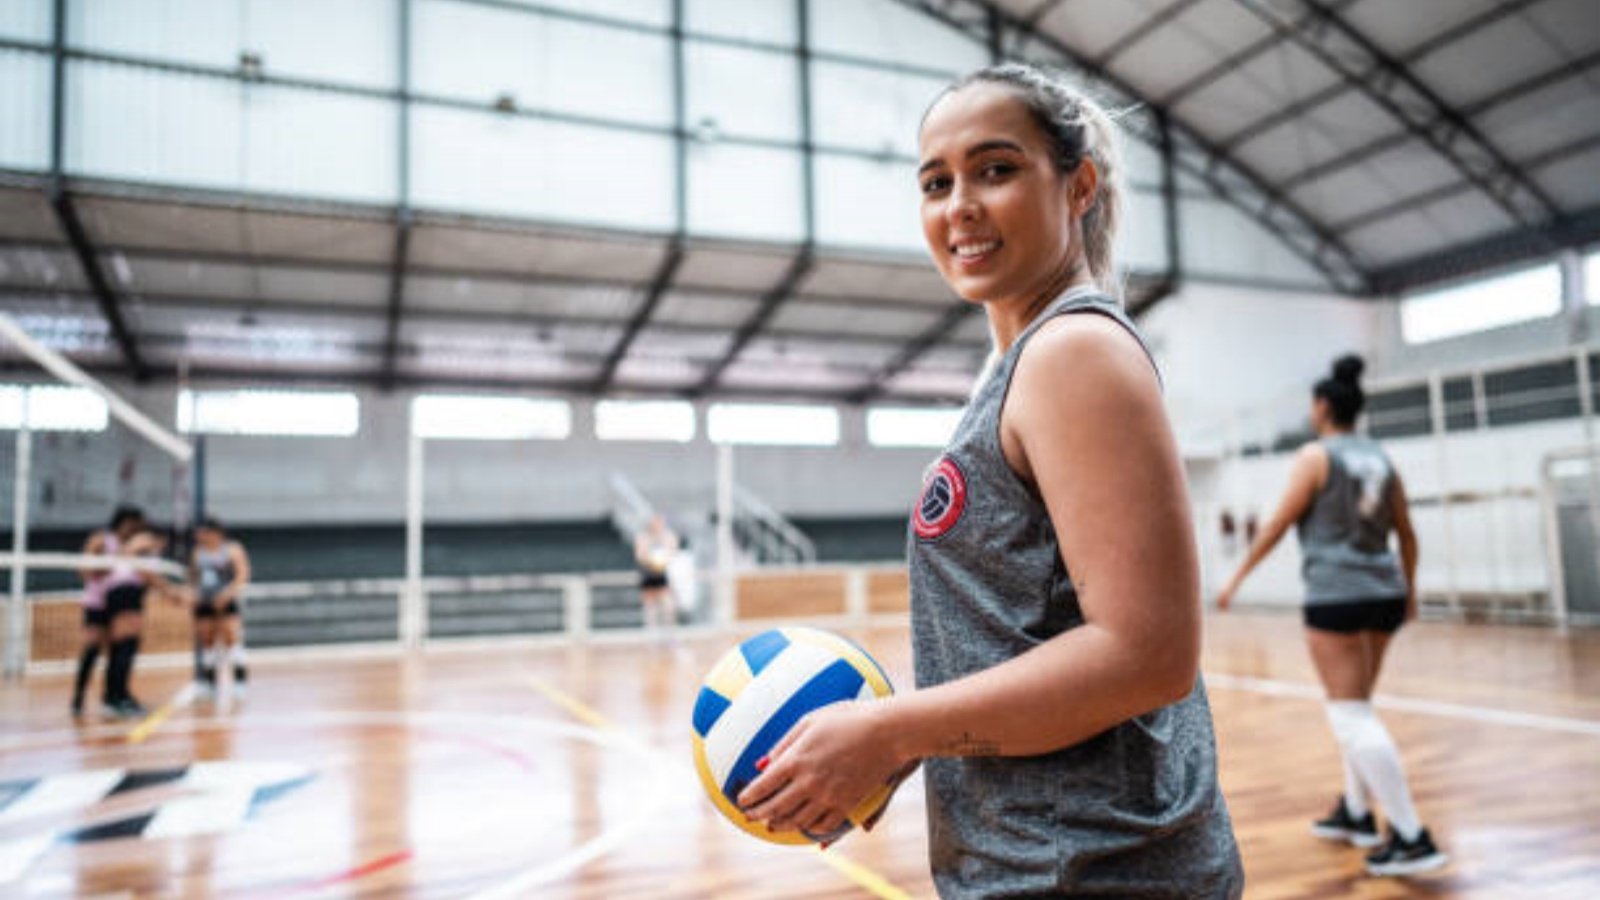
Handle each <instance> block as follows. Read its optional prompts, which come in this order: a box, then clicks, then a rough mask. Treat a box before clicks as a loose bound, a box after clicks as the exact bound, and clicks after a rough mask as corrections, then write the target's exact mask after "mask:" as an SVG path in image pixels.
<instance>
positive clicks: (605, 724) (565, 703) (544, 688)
mask: <svg viewBox="0 0 1600 900" xmlns="http://www.w3.org/2000/svg"><path fill="white" fill-rule="evenodd" d="M528 684H529V685H531V686H532V687H533V689H534V690H536V691H538V692H539V693H541V694H543V695H545V697H547V698H548V699H549V700H550V702H552V703H554V704H555V705H557V706H559V707H561V708H562V709H564V710H566V711H567V712H569V713H572V717H573V718H575V719H577V720H579V721H580V722H582V723H583V724H585V725H589V726H591V727H594V728H612V729H614V728H616V726H615V725H612V724H611V720H610V719H608V718H606V717H605V716H604V715H603V714H602V713H601V712H600V711H599V710H597V709H595V708H594V707H592V706H590V705H589V704H587V703H585V702H583V701H582V700H579V699H578V698H577V697H574V696H572V695H571V694H569V693H567V692H566V691H563V690H561V689H559V688H557V687H555V686H554V685H552V684H550V683H549V682H547V681H545V680H544V679H542V678H540V677H538V676H537V675H529V676H528Z"/></svg>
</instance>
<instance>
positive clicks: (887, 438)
mask: <svg viewBox="0 0 1600 900" xmlns="http://www.w3.org/2000/svg"><path fill="white" fill-rule="evenodd" d="M960 421H961V410H960V409H914V408H905V407H891V406H880V407H878V408H876V409H869V410H867V442H868V443H870V444H872V445H873V446H874V447H943V446H944V445H945V444H947V443H949V442H950V436H951V435H953V434H955V431H956V425H957V424H958V423H959V422H960Z"/></svg>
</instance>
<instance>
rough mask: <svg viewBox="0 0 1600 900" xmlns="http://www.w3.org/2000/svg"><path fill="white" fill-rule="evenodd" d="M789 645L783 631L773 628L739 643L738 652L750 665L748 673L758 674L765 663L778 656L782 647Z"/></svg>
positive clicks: (764, 666)
mask: <svg viewBox="0 0 1600 900" xmlns="http://www.w3.org/2000/svg"><path fill="white" fill-rule="evenodd" d="M787 646H789V639H788V638H786V637H784V636H783V633H782V632H780V631H778V630H776V629H774V630H772V631H763V632H761V633H760V634H758V635H756V636H755V637H753V638H751V639H750V640H748V641H745V642H744V643H742V644H740V645H739V652H740V653H742V654H744V661H745V662H746V663H748V664H749V666H750V674H752V675H760V674H761V670H762V669H765V668H766V667H767V663H769V662H772V661H773V660H774V659H777V658H778V654H779V653H782V652H783V648H785V647H787Z"/></svg>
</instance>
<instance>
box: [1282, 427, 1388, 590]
mask: <svg viewBox="0 0 1600 900" xmlns="http://www.w3.org/2000/svg"><path fill="white" fill-rule="evenodd" d="M1321 443H1322V447H1323V449H1324V450H1326V451H1327V452H1328V480H1327V482H1326V483H1325V484H1324V485H1323V486H1322V490H1321V491H1320V492H1318V494H1317V496H1316V499H1314V500H1313V501H1312V502H1311V508H1310V509H1307V510H1306V511H1305V514H1304V515H1302V516H1301V517H1300V521H1299V523H1298V524H1297V531H1298V533H1299V536H1300V555H1301V563H1300V573H1301V576H1302V577H1303V578H1304V579H1305V583H1306V604H1307V605H1316V604H1324V603H1349V602H1351V601H1353V600H1385V599H1392V598H1395V597H1404V596H1405V595H1406V579H1405V574H1404V573H1403V572H1402V571H1401V570H1400V563H1399V560H1398V559H1396V557H1395V554H1394V552H1393V551H1391V550H1390V549H1389V532H1390V531H1392V530H1393V529H1394V507H1393V505H1392V504H1391V503H1390V500H1389V496H1390V491H1391V490H1392V489H1393V487H1394V466H1393V464H1391V463H1390V462H1389V457H1388V456H1387V455H1385V454H1384V452H1383V448H1381V447H1379V446H1378V444H1377V442H1376V441H1373V440H1371V439H1370V438H1364V437H1359V436H1357V435H1336V436H1333V437H1328V438H1324V439H1323V440H1322V441H1321Z"/></svg>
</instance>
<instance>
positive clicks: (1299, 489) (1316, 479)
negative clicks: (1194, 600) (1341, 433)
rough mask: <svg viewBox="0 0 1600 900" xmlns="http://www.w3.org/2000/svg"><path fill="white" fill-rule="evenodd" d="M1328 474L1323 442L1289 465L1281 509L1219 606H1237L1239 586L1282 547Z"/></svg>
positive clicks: (1302, 452) (1263, 530)
mask: <svg viewBox="0 0 1600 900" xmlns="http://www.w3.org/2000/svg"><path fill="white" fill-rule="evenodd" d="M1327 477H1328V451H1327V450H1326V449H1324V448H1323V447H1322V446H1321V445H1320V444H1307V445H1305V446H1304V447H1301V448H1300V451H1299V452H1298V453H1296V454H1295V456H1294V462H1293V463H1292V464H1291V465H1290V467H1289V486H1288V487H1287V488H1285V489H1284V492H1283V498H1282V499H1280V500H1279V501H1278V508H1277V509H1276V510H1274V511H1273V513H1272V516H1271V517H1270V518H1268V519H1267V521H1266V524H1264V525H1262V526H1261V533H1260V534H1258V535H1256V540H1255V543H1253V544H1251V545H1250V550H1249V552H1248V553H1246V554H1245V557H1244V559H1243V560H1242V561H1241V562H1240V563H1239V569H1238V571H1236V572H1234V573H1233V577H1232V578H1230V579H1228V584H1227V586H1225V587H1224V588H1223V589H1222V590H1221V591H1220V592H1218V594H1217V606H1218V607H1219V608H1220V609H1227V608H1228V607H1229V606H1231V605H1233V595H1234V594H1235V593H1237V592H1238V590H1239V585H1241V584H1243V583H1244V579H1245V576H1247V575H1249V574H1250V572H1251V571H1252V570H1253V569H1255V567H1256V566H1258V565H1260V564H1261V561H1262V560H1264V559H1266V558H1267V556H1268V554H1270V553H1271V552H1272V549H1273V548H1274V547H1276V546H1278V542H1279V541H1281V540H1283V536H1284V535H1285V534H1288V533H1289V528H1290V527H1291V526H1292V525H1294V523H1296V522H1298V521H1300V517H1301V516H1303V515H1305V514H1306V510H1308V509H1310V508H1311V503H1312V501H1314V500H1315V499H1316V497H1317V491H1320V490H1322V485H1323V483H1324V482H1325V481H1326V480H1327Z"/></svg>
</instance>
